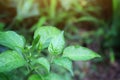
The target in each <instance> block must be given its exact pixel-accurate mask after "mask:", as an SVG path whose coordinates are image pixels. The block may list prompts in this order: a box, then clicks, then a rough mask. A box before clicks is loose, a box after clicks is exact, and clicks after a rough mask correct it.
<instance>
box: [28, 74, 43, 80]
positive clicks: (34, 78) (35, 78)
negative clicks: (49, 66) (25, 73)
mask: <svg viewBox="0 0 120 80" xmlns="http://www.w3.org/2000/svg"><path fill="white" fill-rule="evenodd" d="M28 80H42V79H41V78H40V76H39V75H37V74H33V75H31V76H30V77H29V78H28Z"/></svg>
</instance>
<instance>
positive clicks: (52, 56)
mask: <svg viewBox="0 0 120 80" xmlns="http://www.w3.org/2000/svg"><path fill="white" fill-rule="evenodd" d="M0 45H3V46H5V47H8V48H9V49H10V50H7V51H4V52H2V53H1V54H0V72H2V74H4V73H5V74H6V73H8V72H9V71H13V70H15V69H17V68H20V67H21V66H24V67H25V66H26V67H27V68H28V71H27V70H25V71H27V73H26V76H27V79H28V80H56V79H57V80H63V79H64V78H65V77H61V75H60V74H55V72H54V70H52V69H51V68H52V67H53V65H58V66H61V67H63V68H65V69H66V70H68V71H70V73H71V74H72V75H73V71H72V61H78V60H79V61H87V60H91V59H93V58H96V57H100V56H99V55H98V54H96V53H95V52H93V51H91V50H89V49H87V48H84V47H82V46H68V47H66V48H65V40H64V31H60V30H59V29H57V28H55V27H52V26H43V27H40V28H38V29H37V30H36V31H35V33H34V39H33V42H32V44H31V45H27V44H26V42H25V39H24V38H23V37H21V35H19V34H17V33H16V32H14V31H4V32H0ZM44 46H45V47H44ZM68 52H69V53H68ZM58 70H59V69H58ZM59 72H60V71H59ZM5 76H7V75H5ZM7 77H8V78H9V79H10V77H9V76H7ZM0 78H2V80H5V79H4V77H0ZM10 80H16V79H15V78H13V79H10ZM17 80H19V78H18V79H17ZM64 80H67V78H65V79H64Z"/></svg>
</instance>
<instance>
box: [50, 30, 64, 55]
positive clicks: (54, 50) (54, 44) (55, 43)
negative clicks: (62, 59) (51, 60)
mask: <svg viewBox="0 0 120 80" xmlns="http://www.w3.org/2000/svg"><path fill="white" fill-rule="evenodd" d="M63 33H64V32H63V31H62V32H61V33H60V34H59V35H58V36H56V37H54V38H53V39H52V40H51V42H50V44H49V47H48V51H49V52H50V53H51V54H53V55H58V54H61V53H62V51H63V48H64V46H65V40H64V34H63Z"/></svg>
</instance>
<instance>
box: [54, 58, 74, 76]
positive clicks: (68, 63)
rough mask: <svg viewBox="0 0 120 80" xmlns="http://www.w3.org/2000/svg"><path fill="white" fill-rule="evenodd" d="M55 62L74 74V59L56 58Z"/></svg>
mask: <svg viewBox="0 0 120 80" xmlns="http://www.w3.org/2000/svg"><path fill="white" fill-rule="evenodd" d="M54 63H55V64H56V65H59V66H61V67H63V68H65V69H67V70H68V71H70V73H71V74H72V75H73V70H72V61H71V60H70V59H68V58H57V59H55V60H54Z"/></svg>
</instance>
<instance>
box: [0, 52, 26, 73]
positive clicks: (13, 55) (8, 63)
mask: <svg viewBox="0 0 120 80" xmlns="http://www.w3.org/2000/svg"><path fill="white" fill-rule="evenodd" d="M24 64H25V60H24V58H23V57H22V56H21V55H19V54H18V53H17V52H16V51H5V52H3V53H1V54H0V72H4V71H5V72H6V71H11V70H13V69H16V68H18V67H21V66H23V65H24Z"/></svg>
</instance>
